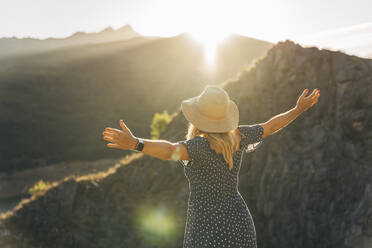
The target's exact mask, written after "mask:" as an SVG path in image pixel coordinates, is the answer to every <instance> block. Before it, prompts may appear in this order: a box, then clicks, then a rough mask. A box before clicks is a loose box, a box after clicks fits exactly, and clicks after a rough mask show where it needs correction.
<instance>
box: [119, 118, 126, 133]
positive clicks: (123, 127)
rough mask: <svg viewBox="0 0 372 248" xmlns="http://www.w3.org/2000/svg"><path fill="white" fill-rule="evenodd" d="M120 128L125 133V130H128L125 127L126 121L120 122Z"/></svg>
mask: <svg viewBox="0 0 372 248" xmlns="http://www.w3.org/2000/svg"><path fill="white" fill-rule="evenodd" d="M120 126H121V128H122V129H123V130H124V131H125V130H128V128H127V126H126V125H125V123H124V121H123V120H120Z"/></svg>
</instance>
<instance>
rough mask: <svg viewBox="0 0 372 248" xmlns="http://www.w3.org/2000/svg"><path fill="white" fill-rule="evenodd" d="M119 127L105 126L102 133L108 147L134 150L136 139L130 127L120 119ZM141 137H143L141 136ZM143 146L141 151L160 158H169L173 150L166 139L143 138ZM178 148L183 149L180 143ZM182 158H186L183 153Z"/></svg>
mask: <svg viewBox="0 0 372 248" xmlns="http://www.w3.org/2000/svg"><path fill="white" fill-rule="evenodd" d="M120 127H121V128H122V130H119V129H116V128H110V127H107V128H106V129H105V131H104V132H103V133H102V134H103V135H104V137H103V139H104V140H106V141H109V142H111V143H108V144H107V147H109V148H116V149H121V150H135V148H136V146H137V143H138V139H137V137H136V136H134V135H133V134H132V132H131V131H130V129H129V128H128V127H127V126H126V125H125V123H124V121H123V120H120ZM142 139H143V138H142ZM143 142H144V147H143V150H142V151H141V153H144V154H147V155H150V156H153V157H156V158H159V159H162V160H170V158H171V153H172V152H173V149H172V148H173V144H172V143H171V142H169V141H167V140H152V139H143ZM177 146H178V147H179V148H181V149H183V150H182V151H183V153H182V154H184V153H185V152H184V150H185V148H184V147H183V146H182V145H177ZM182 159H188V158H186V156H185V155H183V156H182Z"/></svg>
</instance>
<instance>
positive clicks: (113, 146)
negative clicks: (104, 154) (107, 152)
mask: <svg viewBox="0 0 372 248" xmlns="http://www.w3.org/2000/svg"><path fill="white" fill-rule="evenodd" d="M107 147H109V148H120V146H119V145H118V144H113V143H108V144H107Z"/></svg>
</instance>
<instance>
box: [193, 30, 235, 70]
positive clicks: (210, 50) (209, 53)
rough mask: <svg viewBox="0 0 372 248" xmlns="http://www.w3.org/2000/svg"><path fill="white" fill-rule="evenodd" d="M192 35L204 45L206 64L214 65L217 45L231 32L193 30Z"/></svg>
mask: <svg viewBox="0 0 372 248" xmlns="http://www.w3.org/2000/svg"><path fill="white" fill-rule="evenodd" d="M190 35H191V36H192V38H193V39H194V40H196V41H197V42H199V43H201V44H202V46H203V47H204V59H205V62H206V65H208V66H213V65H215V62H216V53H217V47H218V45H219V44H222V43H223V42H224V41H225V40H226V39H227V37H228V36H230V33H217V32H211V31H205V32H202V31H192V32H190Z"/></svg>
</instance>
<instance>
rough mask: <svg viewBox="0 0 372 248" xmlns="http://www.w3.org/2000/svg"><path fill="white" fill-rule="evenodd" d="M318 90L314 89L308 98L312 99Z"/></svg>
mask: <svg viewBox="0 0 372 248" xmlns="http://www.w3.org/2000/svg"><path fill="white" fill-rule="evenodd" d="M317 90H318V89H314V90H313V92H311V94H310V95H309V96H308V97H306V98H312V97H313V96H314V95H315V93H316V92H317Z"/></svg>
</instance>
